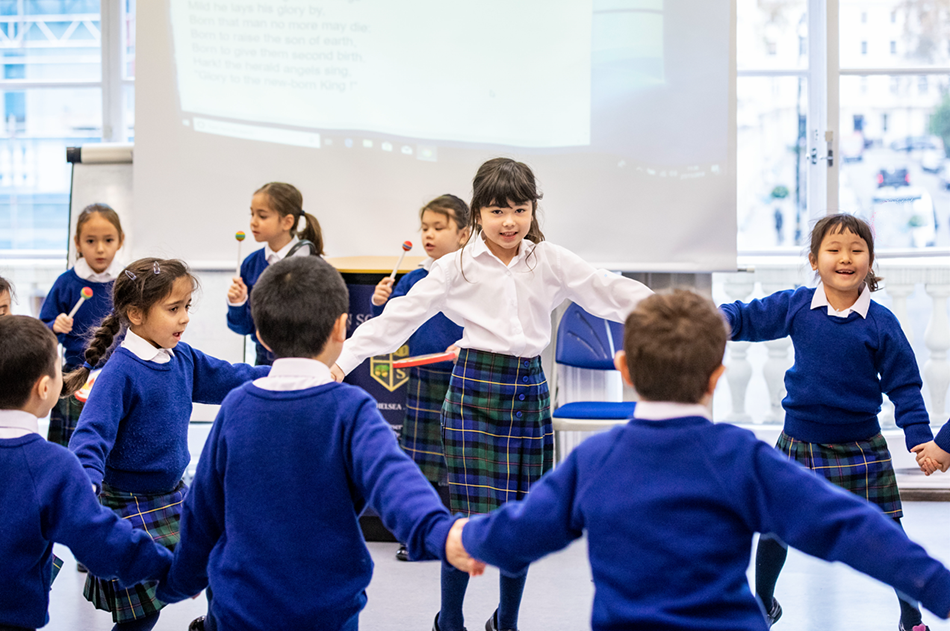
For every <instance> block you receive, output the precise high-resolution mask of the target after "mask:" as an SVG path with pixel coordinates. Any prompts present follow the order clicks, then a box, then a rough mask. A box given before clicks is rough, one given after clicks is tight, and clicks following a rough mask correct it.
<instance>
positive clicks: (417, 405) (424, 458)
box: [399, 362, 452, 486]
mask: <svg viewBox="0 0 950 631" xmlns="http://www.w3.org/2000/svg"><path fill="white" fill-rule="evenodd" d="M451 379H452V364H450V363H448V362H445V363H444V364H433V365H432V366H417V367H415V368H410V369H409V383H408V384H406V418H405V420H404V421H403V423H402V431H400V432H399V445H400V446H401V447H402V448H403V450H404V451H405V452H406V454H408V456H409V457H410V458H412V460H413V462H415V463H416V464H417V465H419V469H421V470H422V474H423V475H424V476H425V477H426V479H427V480H428V481H429V482H431V483H433V484H438V485H442V486H444V485H445V484H446V480H447V477H446V470H445V454H444V453H443V451H442V404H443V403H445V395H446V393H447V392H448V390H449V381H450V380H451Z"/></svg>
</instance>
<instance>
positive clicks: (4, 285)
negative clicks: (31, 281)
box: [0, 276, 13, 316]
mask: <svg viewBox="0 0 950 631" xmlns="http://www.w3.org/2000/svg"><path fill="white" fill-rule="evenodd" d="M12 297H13V285H12V284H11V283H10V281H8V280H7V279H6V278H4V277H3V276H0V316H5V315H10V313H11V311H10V308H11V306H12V303H11V298H12Z"/></svg>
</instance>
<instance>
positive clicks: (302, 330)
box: [251, 256, 350, 357]
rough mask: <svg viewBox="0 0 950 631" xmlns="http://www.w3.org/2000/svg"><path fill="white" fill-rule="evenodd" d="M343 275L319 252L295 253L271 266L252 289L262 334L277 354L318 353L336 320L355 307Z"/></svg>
mask: <svg viewBox="0 0 950 631" xmlns="http://www.w3.org/2000/svg"><path fill="white" fill-rule="evenodd" d="M349 306H350V299H349V294H348V293H347V290H346V284H345V283H344V282H343V277H342V276H340V273H339V272H338V271H336V269H335V268H334V267H333V266H332V265H330V264H329V263H327V262H326V261H324V260H323V259H320V258H317V257H314V256H294V257H290V258H285V259H283V260H281V261H278V262H276V263H274V264H273V265H268V266H267V269H265V270H264V273H263V274H261V277H260V278H259V279H258V280H257V284H256V285H254V291H253V292H251V317H252V318H253V319H254V324H255V325H256V326H257V337H258V338H259V339H260V340H261V341H262V342H264V344H266V345H267V346H269V347H270V349H271V350H272V351H273V352H274V355H275V356H277V357H316V356H317V355H319V354H320V353H321V352H322V351H323V349H324V347H325V346H326V344H327V340H328V339H329V337H330V332H331V331H332V330H333V324H334V323H335V322H336V320H337V319H338V318H339V317H340V316H341V315H343V314H344V313H347V311H349Z"/></svg>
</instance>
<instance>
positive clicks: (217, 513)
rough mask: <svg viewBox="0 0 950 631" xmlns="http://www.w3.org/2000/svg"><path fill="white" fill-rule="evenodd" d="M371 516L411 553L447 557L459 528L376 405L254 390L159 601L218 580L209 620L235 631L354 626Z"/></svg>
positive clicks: (202, 492)
mask: <svg viewBox="0 0 950 631" xmlns="http://www.w3.org/2000/svg"><path fill="white" fill-rule="evenodd" d="M286 361H288V360H280V359H278V360H277V362H275V364H274V371H273V372H272V373H271V375H272V376H274V375H277V377H276V378H277V379H279V378H280V376H279V375H280V374H281V369H282V364H283V362H286ZM291 361H294V362H300V361H309V360H291ZM313 363H316V362H313ZM284 365H285V366H286V365H288V364H284ZM323 370H326V368H325V367H324V368H323ZM327 374H329V372H328V371H327ZM261 381H262V382H264V381H265V380H261ZM366 504H370V505H372V506H373V508H374V509H375V510H376V511H377V512H378V513H379V514H380V515H381V516H382V519H383V522H384V524H385V525H386V526H387V527H388V528H389V529H390V530H392V531H393V532H394V534H396V536H397V537H399V538H400V540H401V541H406V545H407V547H408V548H409V551H410V555H412V556H413V557H415V558H437V557H440V556H441V555H442V550H443V549H444V543H445V539H446V536H447V534H448V530H449V527H450V526H451V523H452V520H451V518H450V516H449V514H448V512H447V511H446V510H445V509H444V508H443V507H442V506H441V503H440V502H439V499H438V496H437V495H436V494H435V492H434V491H433V490H432V487H431V486H430V485H429V484H428V482H426V480H425V478H423V477H422V475H421V474H420V473H419V471H418V469H417V468H416V467H415V465H414V464H413V463H412V461H411V460H409V459H408V458H407V457H406V456H405V454H403V453H402V451H401V450H400V449H399V447H398V445H397V444H396V440H395V438H394V435H393V432H392V429H391V427H390V426H389V425H388V424H387V423H386V422H385V420H383V418H382V417H381V416H380V414H379V412H378V411H377V409H376V403H375V401H374V400H373V399H372V398H371V397H370V396H369V395H368V394H366V393H365V392H363V391H362V390H360V389H358V388H355V387H352V386H349V385H345V384H337V383H327V384H325V385H320V386H317V387H310V388H306V389H303V390H289V391H288V390H284V391H278V390H265V389H263V388H261V387H259V386H258V385H256V384H245V385H244V386H242V387H241V388H238V389H237V390H235V391H233V392H232V393H231V394H230V395H228V397H227V399H226V400H225V402H224V404H223V405H222V407H221V411H220V412H219V414H218V418H217V419H216V420H215V424H214V427H213V428H212V430H211V434H210V435H209V437H208V441H207V443H206V444H205V449H204V451H203V452H202V455H201V460H200V461H199V465H198V472H197V474H196V477H195V482H194V484H193V485H192V488H191V490H190V491H189V494H188V496H187V498H186V500H185V510H184V513H183V516H182V541H181V544H180V546H179V548H178V549H177V550H176V561H175V564H174V566H173V569H172V571H171V572H170V574H169V581H168V583H166V584H163V585H161V586H160V588H159V596H160V597H162V598H163V599H164V598H168V599H170V600H179V599H181V598H183V597H187V596H190V595H192V594H194V593H197V592H198V591H200V590H201V589H202V588H203V587H204V586H205V585H206V584H207V583H209V582H210V585H211V589H212V592H213V594H214V600H213V603H212V605H211V615H212V616H213V617H214V619H215V621H216V623H218V624H220V625H222V626H223V627H224V628H229V629H244V628H267V627H269V626H270V625H272V624H273V622H274V620H280V626H281V627H282V628H288V629H292V628H309V627H312V626H313V625H315V624H317V623H319V626H320V628H325V629H336V628H343V627H345V626H346V625H347V624H350V623H352V622H355V620H356V616H357V614H358V613H359V611H360V610H361V609H362V608H363V606H364V604H365V602H366V596H365V593H364V589H365V588H366V586H367V585H368V584H369V580H370V577H371V574H372V567H373V563H372V560H371V558H370V556H369V552H368V550H367V549H366V545H365V543H364V541H363V537H362V533H361V531H360V529H359V523H358V514H359V512H360V511H361V510H362V509H363V507H364V506H365V505H366ZM205 568H207V569H205ZM205 571H206V572H207V575H206V578H205Z"/></svg>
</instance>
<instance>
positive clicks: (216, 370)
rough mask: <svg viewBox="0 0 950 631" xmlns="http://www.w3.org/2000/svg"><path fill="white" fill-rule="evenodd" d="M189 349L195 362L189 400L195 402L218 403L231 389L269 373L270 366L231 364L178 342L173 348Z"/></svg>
mask: <svg viewBox="0 0 950 631" xmlns="http://www.w3.org/2000/svg"><path fill="white" fill-rule="evenodd" d="M179 349H181V351H179ZM189 351H190V352H191V353H192V355H193V357H194V362H195V363H194V382H193V383H194V386H193V389H192V392H191V400H192V401H194V402H195V403H211V404H220V403H221V402H222V401H224V397H226V396H227V395H228V393H229V392H231V390H234V389H235V388H237V387H238V386H240V385H242V384H244V383H246V382H248V381H254V380H255V379H259V378H260V377H266V376H267V375H268V374H269V373H270V366H251V365H249V364H232V363H230V362H226V361H224V360H222V359H217V358H216V357H212V356H211V355H205V354H204V353H202V352H201V351H199V350H198V349H196V348H191V347H190V346H186V345H184V344H179V345H178V347H177V348H176V349H175V352H189Z"/></svg>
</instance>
